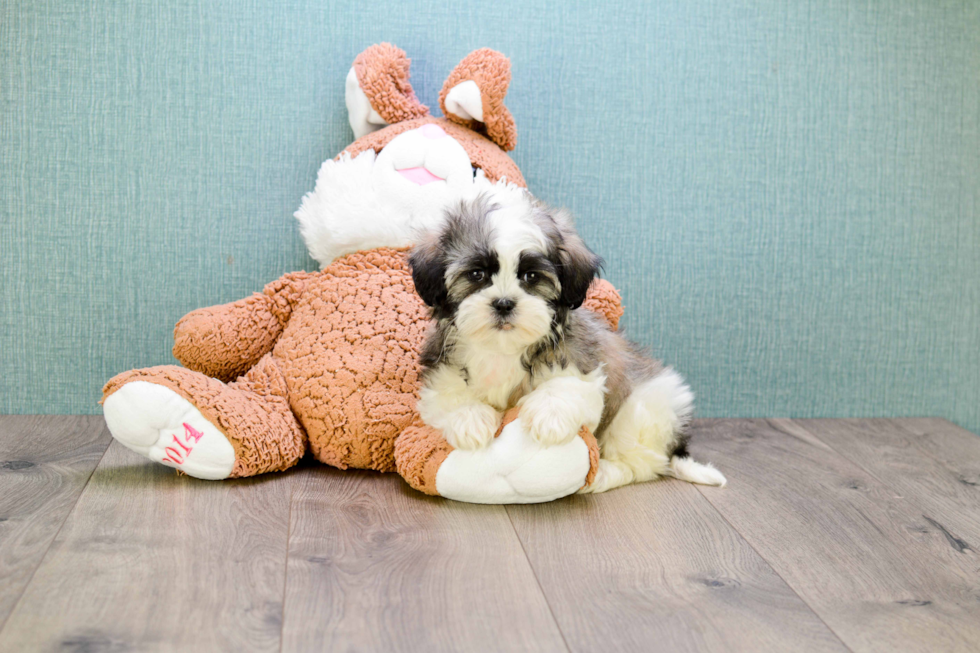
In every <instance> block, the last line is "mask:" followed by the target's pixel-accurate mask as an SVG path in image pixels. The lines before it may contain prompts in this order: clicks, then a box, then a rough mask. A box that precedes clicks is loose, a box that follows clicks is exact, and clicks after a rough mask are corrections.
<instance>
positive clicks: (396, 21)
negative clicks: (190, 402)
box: [0, 0, 980, 431]
mask: <svg viewBox="0 0 980 653" xmlns="http://www.w3.org/2000/svg"><path fill="white" fill-rule="evenodd" d="M383 40H389V41H392V42H394V43H396V44H398V45H399V46H401V47H402V48H404V49H405V50H407V51H408V53H409V56H411V57H412V58H413V72H414V76H413V82H414V84H415V87H416V90H417V91H418V92H419V94H420V95H421V97H422V100H423V101H425V102H427V103H428V104H430V106H437V94H438V91H439V88H440V87H441V85H442V82H443V80H444V79H445V77H446V75H447V74H448V73H449V71H450V70H451V69H452V67H453V66H454V65H455V63H456V62H457V61H458V60H459V59H461V58H462V57H463V56H464V55H465V54H467V53H468V52H469V51H470V50H472V49H475V48H477V47H482V46H489V47H493V48H496V49H498V50H501V51H503V52H505V53H507V54H508V55H509V56H510V57H511V60H512V62H513V70H514V80H513V83H512V85H511V91H510V94H509V96H508V104H509V107H510V109H511V110H512V112H513V113H514V115H515V117H516V120H517V124H518V129H519V133H520V139H519V144H518V149H517V150H516V152H515V153H514V158H515V159H516V161H517V163H518V165H520V167H521V168H522V170H523V172H524V174H525V176H526V177H527V180H528V183H529V184H530V186H531V188H532V190H534V191H535V192H536V193H537V194H538V195H539V196H541V197H543V198H545V199H547V200H549V201H552V202H555V203H561V204H565V205H567V206H569V207H570V208H572V209H573V210H574V211H575V212H576V213H577V214H578V216H579V218H580V226H581V230H582V231H583V232H584V234H585V236H586V238H587V239H588V240H589V241H590V242H591V243H592V245H593V246H594V249H596V250H597V251H598V252H600V253H601V254H602V255H604V256H605V257H606V259H607V260H608V266H607V273H606V276H607V277H608V278H609V279H611V280H612V281H613V282H614V283H616V284H617V285H618V286H619V287H620V288H621V289H622V291H623V295H624V301H625V304H626V311H627V312H626V318H625V321H624V326H625V328H626V329H628V331H629V333H630V334H631V335H632V336H633V337H634V338H635V339H637V340H640V341H642V342H644V343H647V344H648V345H650V346H651V347H652V348H653V349H654V351H655V352H656V353H657V354H658V355H660V356H662V357H663V358H665V359H666V360H668V361H669V362H671V363H673V364H675V365H676V366H677V367H678V368H679V369H680V370H681V371H682V372H683V373H684V374H686V375H687V376H688V378H689V379H690V381H691V383H692V385H693V387H694V389H695V391H696V393H697V395H698V397H699V404H698V406H699V408H698V412H699V414H700V415H702V416H721V415H731V416H747V415H753V416H765V415H789V416H859V415H860V416H866V415H878V416H880V415H939V416H943V417H947V418H950V419H952V420H954V421H955V422H957V423H959V424H961V425H963V426H966V427H967V428H970V429H972V430H974V431H978V430H980V3H978V2H937V1H934V0H918V1H915V2H912V1H908V0H900V1H898V0H896V1H893V2H857V1H852V2H833V1H831V2H826V1H819V2H818V1H817V0H809V1H801V2H775V1H763V0H760V1H757V2H741V1H735V0H709V1H706V2H688V1H686V0H670V1H666V2H661V3H657V4H654V3H635V4H633V3H620V2H608V1H604V2H594V1H591V2H585V3H571V2H551V3H535V2H525V1H521V0H494V2H465V3H462V4H456V5H454V6H453V8H451V9H449V8H446V7H442V8H440V7H436V6H435V4H434V3H431V2H425V1H422V0H405V1H403V2H399V3H383V4H378V5H374V6H373V5H372V4H371V3H369V2H365V1H363V0H359V1H358V2H323V1H322V0H320V1H317V2H310V1H298V2H272V1H270V2H259V1H258V0H247V1H244V2H226V1H225V0H169V1H157V0H132V1H130V2H105V1H99V0H92V1H90V2H84V3H82V2H77V3H73V2H64V1H51V0H44V1H39V0H34V1H32V2H18V1H12V0H7V1H6V2H4V3H3V5H2V7H0V102H2V104H0V107H2V113H0V218H2V226H0V248H2V255H0V273H2V277H3V278H2V285H0V292H2V300H3V305H2V311H0V327H2V333H0V372H2V374H0V384H2V385H0V411H3V412H44V413H69V412H70V413H75V412H86V413H88V412H96V411H97V410H98V406H97V405H96V401H97V399H98V397H99V389H100V386H101V384H102V383H103V382H104V381H105V380H106V379H107V378H109V377H110V376H111V375H113V374H114V373H116V372H120V371H123V370H126V369H128V368H131V367H140V366H147V365H155V364H161V363H169V362H172V360H173V359H172V358H171V355H170V346H171V341H172V338H171V332H172V328H173V324H174V322H175V321H176V320H177V319H178V318H179V317H180V316H181V315H183V314H184V313H185V312H187V311H189V310H191V309H194V308H197V307H199V306H205V305H209V304H214V303H219V302H226V301H230V300H233V299H237V298H239V297H242V296H245V295H247V294H249V293H251V292H252V291H255V290H259V289H260V288H261V287H262V286H263V285H264V284H265V283H266V282H269V281H271V280H274V279H276V278H277V277H279V276H280V275H281V274H282V273H284V272H287V271H291V270H296V269H303V268H305V269H314V268H315V264H314V263H313V261H312V260H311V259H309V258H308V257H307V255H306V253H305V250H304V248H303V245H302V243H301V241H300V239H299V236H298V233H297V229H296V227H295V225H294V224H293V218H292V212H293V211H294V210H295V209H296V207H297V206H298V204H299V201H300V198H301V197H302V195H303V193H305V192H306V191H307V190H309V189H311V188H312V185H313V181H314V178H315V173H316V169H317V167H318V165H319V163H320V162H321V161H322V160H323V159H325V158H327V157H330V156H333V155H334V154H336V153H337V152H338V151H339V150H341V149H342V148H343V147H344V146H345V145H346V144H347V143H348V142H349V141H350V139H351V135H350V131H349V128H348V126H347V124H346V115H345V108H344V98H343V82H344V76H345V74H346V72H347V70H348V67H349V66H350V63H351V61H352V60H353V57H354V56H355V55H356V54H357V53H358V52H360V51H361V50H362V49H363V48H364V47H366V46H368V45H370V44H371V43H374V42H379V41H383Z"/></svg>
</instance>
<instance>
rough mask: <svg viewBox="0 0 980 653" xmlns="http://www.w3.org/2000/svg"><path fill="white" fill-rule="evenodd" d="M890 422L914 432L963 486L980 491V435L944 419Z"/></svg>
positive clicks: (917, 440)
mask: <svg viewBox="0 0 980 653" xmlns="http://www.w3.org/2000/svg"><path fill="white" fill-rule="evenodd" d="M888 421H889V422H892V423H895V424H897V425H898V426H900V427H901V428H903V429H905V430H907V431H909V432H910V433H913V434H914V435H915V436H916V438H915V440H914V442H915V444H916V446H917V447H918V448H919V449H920V450H921V451H922V452H923V453H925V454H927V455H929V456H932V457H933V458H934V459H936V460H938V461H940V462H941V463H942V464H943V465H945V466H946V468H947V469H950V470H952V471H953V473H954V474H955V475H956V480H957V481H959V482H960V484H962V485H967V486H969V487H972V488H975V489H978V490H980V436H978V435H977V434H976V433H972V432H970V431H967V430H966V429H964V428H961V427H959V426H957V425H956V424H953V423H952V422H949V421H947V420H944V419H933V418H922V417H919V418H902V419H895V420H888ZM978 544H980V543H978Z"/></svg>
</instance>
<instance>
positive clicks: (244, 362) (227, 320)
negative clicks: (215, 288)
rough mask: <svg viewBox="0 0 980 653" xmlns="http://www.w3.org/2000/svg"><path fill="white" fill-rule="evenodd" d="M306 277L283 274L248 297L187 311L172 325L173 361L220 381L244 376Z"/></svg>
mask: <svg viewBox="0 0 980 653" xmlns="http://www.w3.org/2000/svg"><path fill="white" fill-rule="evenodd" d="M309 276H310V275H309V274H307V273H305V272H299V273H293V274H287V275H285V276H283V277H282V278H280V279H278V280H277V281H274V282H272V283H270V284H269V285H267V286H266V287H265V289H264V290H263V291H262V292H261V293H255V294H253V295H252V296H251V297H246V298H245V299H240V300H238V301H237V302H232V303H230V304H221V305H220V306H209V307H207V308H199V309H197V310H196V311H192V312H190V313H188V314H187V315H185V316H184V317H182V318H181V319H180V321H179V322H177V326H176V327H174V357H175V358H176V359H177V360H179V361H180V362H181V363H182V364H183V365H184V366H185V367H187V368H189V369H192V370H194V371H196V372H202V373H204V374H207V375H208V376H211V377H214V378H216V379H220V380H222V381H232V380H234V379H235V378H237V377H239V376H241V375H242V374H245V373H246V372H247V371H248V370H249V369H251V368H252V366H254V365H255V364H256V363H257V362H258V361H259V359H260V358H262V356H264V355H265V354H267V353H268V352H269V351H271V350H272V347H273V346H274V345H275V344H276V341H277V340H278V339H279V336H280V335H282V331H283V328H285V326H286V323H287V322H288V321H289V316H290V314H291V313H292V306H293V303H294V301H295V300H296V298H297V297H298V296H299V295H300V293H301V292H302V289H303V286H304V285H305V283H304V282H305V280H306V278H307V277H309Z"/></svg>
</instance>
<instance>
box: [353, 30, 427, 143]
mask: <svg viewBox="0 0 980 653" xmlns="http://www.w3.org/2000/svg"><path fill="white" fill-rule="evenodd" d="M410 64H411V60H410V59H409V58H408V57H407V56H405V51H404V50H402V49H400V48H397V47H395V46H393V45H391V44H390V43H380V44H378V45H372V46H371V47H369V48H368V49H367V50H365V51H364V52H362V53H361V54H359V55H357V58H356V59H354V66H353V67H352V68H351V69H350V72H349V73H347V82H346V89H345V91H346V100H347V118H348V120H349V121H350V126H351V129H353V130H354V138H360V137H361V136H364V135H365V134H370V133H371V132H373V131H375V130H378V129H381V128H382V127H384V126H386V125H392V124H394V123H396V122H402V121H403V120H411V119H413V118H421V117H422V116H427V115H429V107H427V106H425V105H424V104H422V103H421V102H419V101H418V98H416V97H415V91H413V90H412V85H411V84H410V83H409V82H408V78H409V77H410V74H409V65H410Z"/></svg>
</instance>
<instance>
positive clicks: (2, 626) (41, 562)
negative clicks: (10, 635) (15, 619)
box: [0, 425, 114, 634]
mask: <svg viewBox="0 0 980 653" xmlns="http://www.w3.org/2000/svg"><path fill="white" fill-rule="evenodd" d="M102 428H103V430H108V427H107V426H105V425H103V427H102ZM113 442H114V440H113V439H112V438H109V441H108V442H107V443H106V445H105V450H103V452H102V455H101V456H99V462H97V463H96V464H95V467H93V468H92V471H91V472H89V474H88V478H86V479H85V484H84V485H82V489H81V490H80V491H79V493H78V496H77V497H75V502H74V503H72V506H71V510H69V511H68V512H67V513H65V518H64V519H62V520H61V523H60V524H59V525H58V530H56V531H55V533H54V536H53V537H52V538H51V541H50V542H48V547H47V549H45V551H44V555H43V556H41V559H40V560H38V563H37V565H36V566H35V567H34V569H33V570H31V576H30V578H28V579H27V582H26V583H24V587H23V588H21V590H20V595H19V596H18V597H17V600H16V601H14V604H13V606H12V607H11V608H10V612H8V613H7V616H6V618H5V619H4V620H3V623H2V624H0V634H3V631H4V629H5V628H6V627H7V624H8V623H10V618H11V617H12V616H13V614H14V613H15V612H16V611H17V606H19V605H20V602H21V600H23V598H24V594H26V593H27V588H29V587H30V586H31V583H33V582H34V576H35V575H36V574H37V570H38V569H40V568H41V567H42V566H43V565H44V561H45V560H47V559H48V553H50V552H51V546H52V545H53V544H54V543H55V541H56V540H57V539H58V536H59V535H61V529H63V528H64V527H65V524H67V523H68V519H69V518H70V517H71V515H72V513H73V512H75V508H76V507H77V506H78V502H79V501H81V500H82V495H83V494H85V490H86V489H88V484H89V482H90V481H91V480H92V477H93V476H95V472H96V470H98V469H99V465H101V464H102V461H103V460H105V455H106V452H107V451H109V447H111V446H112V443H113Z"/></svg>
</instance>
